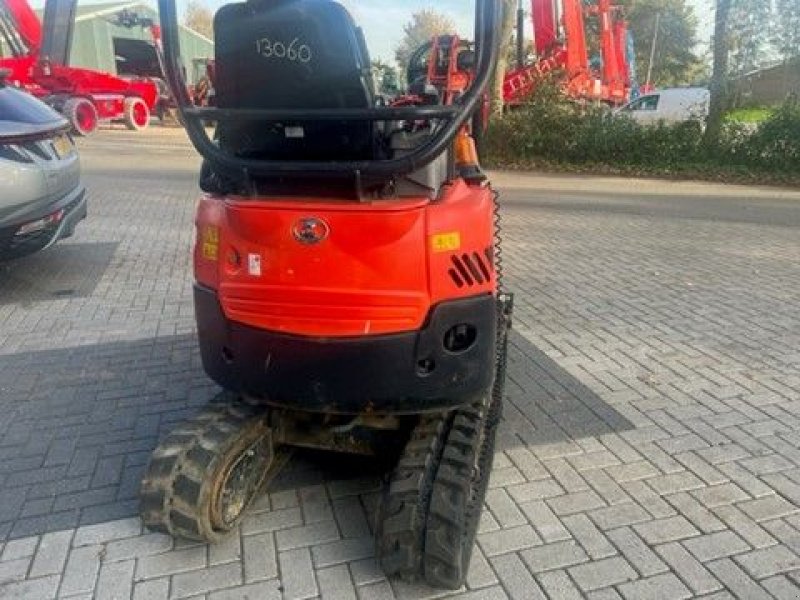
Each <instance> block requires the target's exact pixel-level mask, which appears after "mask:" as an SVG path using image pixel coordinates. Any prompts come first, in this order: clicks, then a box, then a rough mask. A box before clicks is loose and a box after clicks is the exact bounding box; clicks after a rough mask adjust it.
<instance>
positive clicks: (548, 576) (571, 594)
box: [523, 571, 583, 600]
mask: <svg viewBox="0 0 800 600" xmlns="http://www.w3.org/2000/svg"><path fill="white" fill-rule="evenodd" d="M538 580H539V583H540V584H541V586H542V589H543V590H544V592H545V594H546V595H547V597H548V598H558V600H583V594H582V593H581V591H580V590H579V589H578V588H577V587H576V586H575V584H574V583H572V580H571V579H570V577H569V575H567V573H566V572H564V571H548V572H547V573H542V574H541V575H539V576H538ZM523 598H524V596H523Z"/></svg>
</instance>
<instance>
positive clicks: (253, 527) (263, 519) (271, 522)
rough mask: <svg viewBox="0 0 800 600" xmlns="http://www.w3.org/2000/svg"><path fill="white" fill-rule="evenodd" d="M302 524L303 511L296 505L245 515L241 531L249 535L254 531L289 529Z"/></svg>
mask: <svg viewBox="0 0 800 600" xmlns="http://www.w3.org/2000/svg"><path fill="white" fill-rule="evenodd" d="M302 524H303V513H302V512H301V510H300V508H298V507H291V508H285V509H281V510H275V511H272V512H261V513H256V514H250V515H246V516H245V517H244V519H242V525H241V529H242V533H243V534H244V535H251V534H254V533H265V532H267V531H278V530H281V529H291V528H293V527H297V526H299V525H302Z"/></svg>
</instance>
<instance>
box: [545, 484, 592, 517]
mask: <svg viewBox="0 0 800 600" xmlns="http://www.w3.org/2000/svg"><path fill="white" fill-rule="evenodd" d="M547 504H548V505H549V506H550V508H551V509H552V511H553V512H554V513H555V514H557V515H558V516H564V515H573V514H576V513H582V512H586V511H588V510H593V509H596V508H601V507H603V506H605V505H606V504H605V502H603V500H602V499H601V498H600V496H598V495H597V494H596V493H595V492H594V491H591V490H587V491H582V492H576V493H574V494H565V495H564V496H557V497H555V498H550V499H549V500H548V501H547Z"/></svg>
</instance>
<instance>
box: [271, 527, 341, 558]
mask: <svg viewBox="0 0 800 600" xmlns="http://www.w3.org/2000/svg"><path fill="white" fill-rule="evenodd" d="M275 539H276V541H277V545H278V551H283V550H292V549H294V548H304V547H307V546H312V545H314V544H324V543H325V542H333V541H335V540H338V539H339V529H338V527H336V523H335V522H334V521H321V522H319V523H314V524H312V525H305V526H303V527H295V528H293V529H284V530H281V531H278V532H277V533H276V534H275Z"/></svg>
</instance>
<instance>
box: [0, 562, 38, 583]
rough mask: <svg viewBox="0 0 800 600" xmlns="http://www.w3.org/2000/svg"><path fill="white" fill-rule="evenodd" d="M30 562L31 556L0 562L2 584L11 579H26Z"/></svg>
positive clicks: (0, 580) (0, 581)
mask: <svg viewBox="0 0 800 600" xmlns="http://www.w3.org/2000/svg"><path fill="white" fill-rule="evenodd" d="M30 564H31V561H30V558H17V559H14V560H7V561H3V562H0V586H2V585H3V584H5V583H9V582H11V581H20V580H22V579H25V575H26V574H27V573H28V567H29V566H30Z"/></svg>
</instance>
